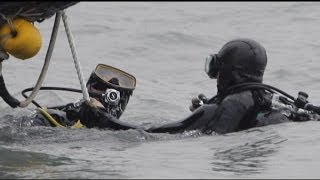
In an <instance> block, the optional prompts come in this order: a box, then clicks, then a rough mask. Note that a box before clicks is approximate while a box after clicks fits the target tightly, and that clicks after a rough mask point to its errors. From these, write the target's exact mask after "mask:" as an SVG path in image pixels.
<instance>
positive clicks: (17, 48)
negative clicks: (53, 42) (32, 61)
mask: <svg viewBox="0 0 320 180" xmlns="http://www.w3.org/2000/svg"><path fill="white" fill-rule="evenodd" d="M12 24H13V27H14V29H15V31H16V33H13V32H12V30H11V28H10V25H9V24H8V23H6V24H4V25H3V26H2V27H0V43H1V44H0V45H1V46H2V47H3V49H4V50H5V51H7V52H8V53H9V54H11V55H12V56H14V57H16V58H18V59H23V60H25V59H28V58H31V57H33V56H35V55H36V54H37V53H38V52H39V50H40V48H41V45H42V37H41V34H40V32H39V30H38V29H37V28H36V27H35V26H34V25H33V24H32V23H31V22H30V21H27V20H25V19H22V18H17V19H14V20H13V21H12Z"/></svg>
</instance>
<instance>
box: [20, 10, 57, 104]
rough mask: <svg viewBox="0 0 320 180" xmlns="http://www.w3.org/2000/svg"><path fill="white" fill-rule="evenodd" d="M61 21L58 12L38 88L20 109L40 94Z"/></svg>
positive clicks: (23, 102)
mask: <svg viewBox="0 0 320 180" xmlns="http://www.w3.org/2000/svg"><path fill="white" fill-rule="evenodd" d="M60 20H61V13H60V12H57V13H56V18H55V21H54V26H53V29H52V33H51V39H50V43H49V47H48V50H47V54H46V59H45V62H44V65H43V67H42V70H41V74H40V76H39V78H38V81H37V83H36V86H35V87H34V88H33V91H32V93H31V94H30V96H29V97H28V98H27V99H26V100H24V101H22V102H20V105H19V106H20V107H26V106H28V105H29V104H30V103H31V102H32V100H33V99H34V98H35V96H36V95H37V93H38V92H39V89H40V87H41V86H42V83H43V81H44V77H45V76H46V73H47V71H48V67H49V62H50V59H51V56H52V52H53V48H54V45H55V42H56V39H57V34H58V29H59V24H60Z"/></svg>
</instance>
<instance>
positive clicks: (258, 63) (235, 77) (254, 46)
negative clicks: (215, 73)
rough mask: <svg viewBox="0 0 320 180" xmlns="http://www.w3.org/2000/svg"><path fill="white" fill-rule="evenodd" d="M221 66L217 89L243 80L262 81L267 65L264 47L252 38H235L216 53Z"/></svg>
mask: <svg viewBox="0 0 320 180" xmlns="http://www.w3.org/2000/svg"><path fill="white" fill-rule="evenodd" d="M217 56H218V58H219V60H220V61H221V62H222V66H221V69H220V72H219V80H218V91H219V90H223V89H225V88H227V87H229V86H232V85H235V84H239V83H243V82H262V80H263V74H264V70H265V68H266V65H267V54H266V50H265V48H264V47H263V46H262V45H260V44H259V43H258V42H256V41H254V40H252V39H235V40H232V41H229V42H228V43H226V44H225V45H224V46H223V47H222V48H221V50H220V51H219V53H218V54H217Z"/></svg>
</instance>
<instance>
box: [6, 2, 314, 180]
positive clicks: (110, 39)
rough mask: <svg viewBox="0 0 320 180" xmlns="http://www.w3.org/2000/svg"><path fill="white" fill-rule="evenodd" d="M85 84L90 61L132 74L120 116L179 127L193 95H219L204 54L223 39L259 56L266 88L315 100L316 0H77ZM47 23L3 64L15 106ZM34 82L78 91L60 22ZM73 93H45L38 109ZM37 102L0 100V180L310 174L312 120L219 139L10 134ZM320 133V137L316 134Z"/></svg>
mask: <svg viewBox="0 0 320 180" xmlns="http://www.w3.org/2000/svg"><path fill="white" fill-rule="evenodd" d="M67 15H68V20H69V25H70V27H71V31H72V32H73V36H74V41H75V44H76V49H77V52H78V57H79V61H80V63H81V67H82V72H83V75H84V78H85V80H87V79H88V77H89V75H90V73H91V72H92V71H93V69H94V68H95V66H96V65H97V64H99V63H104V64H108V65H111V66H114V67H117V68H120V69H122V70H124V71H127V72H129V73H130V74H132V75H134V76H135V77H136V78H137V87H136V89H135V91H134V93H133V96H132V97H131V99H130V102H129V104H128V106H127V109H126V111H125V112H124V114H123V116H122V117H121V118H120V119H121V120H123V121H127V122H130V123H133V124H136V125H142V126H151V125H159V124H165V123H168V122H174V121H178V120H181V119H183V118H184V117H186V116H188V115H189V114H190V113H191V112H190V111H189V105H190V103H191V99H192V98H193V97H195V96H197V95H198V94H199V93H203V94H205V95H206V96H208V97H212V96H213V95H215V94H216V81H215V80H212V79H209V78H208V77H207V75H206V74H205V72H204V70H203V69H204V62H205V57H206V56H207V55H209V54H211V53H216V52H218V51H219V50H220V48H221V47H222V46H223V45H224V44H225V43H226V42H227V41H229V40H232V39H235V38H252V39H255V40H256V41H258V42H260V43H261V44H262V45H263V46H264V47H265V48H266V50H267V55H268V65H267V69H266V71H265V76H264V83H266V84H270V85H272V86H275V87H277V88H279V89H282V90H284V91H285V92H287V93H289V94H291V95H292V96H294V97H296V96H297V93H298V92H299V91H305V92H307V93H308V94H309V101H310V102H312V103H313V104H320V93H319V89H320V73H319V72H320V71H319V68H320V63H319V57H320V38H319V37H320V3H319V2H80V3H79V4H76V5H74V6H72V7H70V8H68V9H67ZM53 22H54V17H52V18H50V19H48V20H45V21H43V22H42V23H35V25H36V26H37V27H38V28H39V30H40V32H41V34H42V36H43V46H42V48H41V50H40V52H39V53H38V54H37V55H36V56H35V57H33V58H32V59H30V60H26V61H21V60H18V59H15V58H13V57H11V58H10V59H9V60H7V61H5V62H4V63H3V74H4V78H5V81H6V85H7V88H8V89H9V91H10V92H11V94H13V95H14V96H15V97H17V98H18V99H19V100H24V98H23V96H21V91H22V90H23V89H25V88H29V87H32V86H34V84H35V83H36V81H37V79H38V76H39V74H40V72H41V68H42V65H43V63H44V58H45V54H46V50H47V47H48V43H49V39H50V34H51V30H52V27H53ZM43 86H59V87H71V88H77V89H80V83H79V79H78V76H77V73H76V70H75V66H74V63H73V59H72V55H71V52H70V48H69V45H68V41H67V38H66V34H65V31H64V27H63V23H62V21H61V24H60V30H59V34H58V38H57V42H56V46H55V49H54V52H53V56H52V60H51V63H50V66H49V70H48V73H47V75H46V78H45V81H44V83H43ZM81 98H82V94H77V93H70V92H61V91H57V92H56V91H42V92H40V93H39V94H38V95H37V97H36V99H35V100H36V101H37V102H38V103H39V104H41V105H46V106H52V105H62V104H66V103H69V102H74V101H77V100H78V99H81ZM34 109H35V106H34V105H32V104H30V105H29V106H28V107H27V108H23V109H22V108H17V109H12V108H10V107H9V106H8V105H6V104H5V103H4V102H3V101H2V100H1V101H0V115H1V118H0V178H69V179H71V178H72V179H73V178H90V179H91V178H97V179H106V178H114V179H119V178H152V179H153V178H170V179H175V178H185V179H188V178H193V179H195V178H210V179H214V178H220V179H221V178H250V179H251V178H319V177H320V171H319V166H320V123H319V122H303V123H294V122H290V123H284V124H278V125H270V126H266V127H261V128H253V129H250V130H246V131H241V132H236V133H230V134H226V135H210V136H209V135H201V134H199V133H197V132H193V131H191V132H186V133H183V134H176V135H169V134H149V133H146V132H143V131H139V130H128V131H117V132H114V131H109V130H98V129H62V128H51V127H23V126H19V123H17V122H18V121H19V119H21V117H23V116H27V115H30V114H31V113H32V112H33V110H34ZM318 128H319V129H318Z"/></svg>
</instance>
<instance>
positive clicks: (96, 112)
mask: <svg viewBox="0 0 320 180" xmlns="http://www.w3.org/2000/svg"><path fill="white" fill-rule="evenodd" d="M78 115H79V119H80V121H81V123H82V124H84V125H85V126H86V127H87V128H94V127H97V128H102V129H111V130H128V129H142V128H140V127H138V126H135V125H131V124H128V123H125V122H122V121H120V120H118V119H117V118H115V117H114V116H112V115H110V114H108V113H106V112H105V111H104V110H103V109H102V108H97V107H91V106H89V105H88V104H87V103H85V102H84V103H82V105H81V108H80V111H79V114H78Z"/></svg>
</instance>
